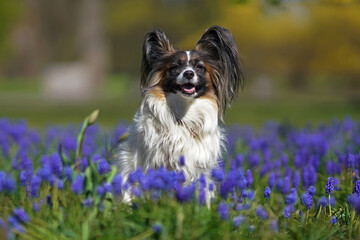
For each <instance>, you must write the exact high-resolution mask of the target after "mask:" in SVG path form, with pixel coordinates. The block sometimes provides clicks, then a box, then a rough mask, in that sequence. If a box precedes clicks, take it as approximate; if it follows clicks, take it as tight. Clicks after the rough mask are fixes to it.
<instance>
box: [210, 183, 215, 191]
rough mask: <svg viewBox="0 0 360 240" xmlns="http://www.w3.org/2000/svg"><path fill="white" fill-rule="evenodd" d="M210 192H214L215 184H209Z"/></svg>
mask: <svg viewBox="0 0 360 240" xmlns="http://www.w3.org/2000/svg"><path fill="white" fill-rule="evenodd" d="M209 191H210V192H212V191H214V184H213V183H210V184H209Z"/></svg>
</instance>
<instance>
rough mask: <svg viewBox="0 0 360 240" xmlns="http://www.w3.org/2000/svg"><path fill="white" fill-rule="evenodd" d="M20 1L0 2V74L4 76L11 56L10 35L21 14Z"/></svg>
mask: <svg viewBox="0 0 360 240" xmlns="http://www.w3.org/2000/svg"><path fill="white" fill-rule="evenodd" d="M22 10H23V9H22V4H21V2H20V1H17V0H14V1H0V74H5V73H6V69H7V66H8V65H7V64H6V60H7V58H8V57H9V56H10V55H11V51H12V48H11V33H12V30H13V28H14V27H15V25H16V23H17V20H18V19H19V17H20V16H21V13H22Z"/></svg>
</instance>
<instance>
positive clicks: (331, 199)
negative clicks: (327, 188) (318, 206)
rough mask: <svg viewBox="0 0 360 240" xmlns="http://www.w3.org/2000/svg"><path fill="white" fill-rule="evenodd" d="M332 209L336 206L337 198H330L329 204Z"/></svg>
mask: <svg viewBox="0 0 360 240" xmlns="http://www.w3.org/2000/svg"><path fill="white" fill-rule="evenodd" d="M329 204H330V205H331V206H332V207H333V206H335V198H334V197H331V198H330V203H329Z"/></svg>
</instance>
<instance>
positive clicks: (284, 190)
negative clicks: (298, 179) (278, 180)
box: [282, 177, 291, 194]
mask: <svg viewBox="0 0 360 240" xmlns="http://www.w3.org/2000/svg"><path fill="white" fill-rule="evenodd" d="M290 188H291V181H290V177H285V178H284V185H283V188H282V193H283V194H286V193H288V192H289V191H290Z"/></svg>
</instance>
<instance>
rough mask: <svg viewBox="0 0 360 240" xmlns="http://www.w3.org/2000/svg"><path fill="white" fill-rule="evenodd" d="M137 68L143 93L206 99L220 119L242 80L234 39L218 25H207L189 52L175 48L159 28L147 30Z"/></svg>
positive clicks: (162, 96) (161, 96) (241, 84)
mask: <svg viewBox="0 0 360 240" xmlns="http://www.w3.org/2000/svg"><path fill="white" fill-rule="evenodd" d="M141 71H142V76H141V89H142V92H143V94H156V95H157V96H158V97H160V98H164V97H166V95H168V94H171V93H181V94H182V95H183V96H185V97H188V98H210V99H211V100H214V101H216V103H217V106H218V112H219V117H220V119H222V118H223V115H224V112H225V109H226V106H227V105H228V104H230V103H231V101H232V100H233V98H234V97H235V96H236V94H237V92H238V90H239V87H240V86H241V87H242V86H243V82H244V81H243V75H242V71H241V67H240V61H239V53H238V50H237V46H236V43H235V40H234V38H233V36H232V34H231V33H230V32H229V31H228V30H227V29H225V28H223V27H220V26H212V27H210V28H209V29H208V30H207V31H206V32H205V33H204V34H203V36H202V37H201V38H200V40H199V41H198V42H197V44H196V47H195V49H194V50H191V51H180V50H177V49H175V48H174V47H173V46H172V44H171V43H170V41H169V40H168V38H167V37H166V35H165V33H164V32H162V31H161V30H154V31H151V32H149V33H147V34H146V36H145V40H144V45H143V60H142V69H141Z"/></svg>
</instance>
